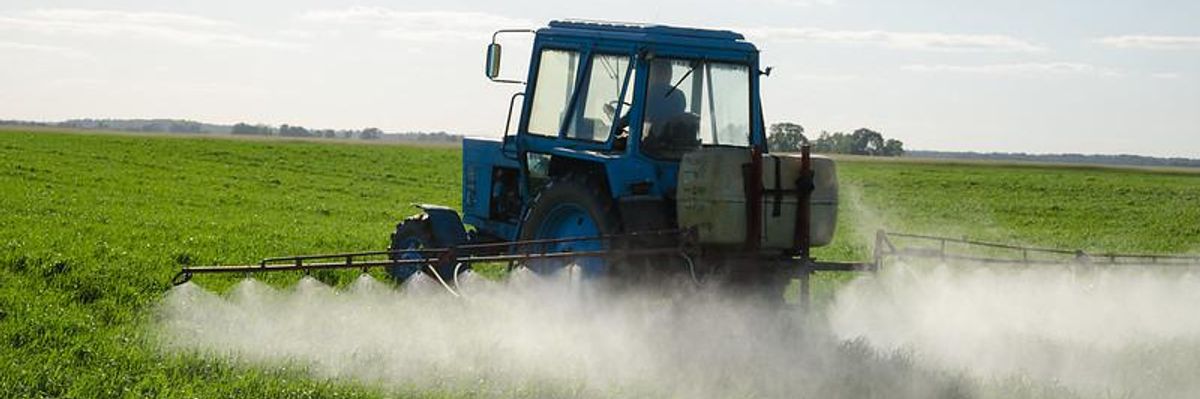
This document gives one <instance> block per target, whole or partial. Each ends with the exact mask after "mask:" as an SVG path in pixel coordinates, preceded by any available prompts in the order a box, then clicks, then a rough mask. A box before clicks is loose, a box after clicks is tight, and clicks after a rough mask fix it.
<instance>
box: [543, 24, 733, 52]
mask: <svg viewBox="0 0 1200 399" xmlns="http://www.w3.org/2000/svg"><path fill="white" fill-rule="evenodd" d="M538 34H539V35H549V36H567V37H575V38H582V39H597V40H602V39H609V40H625V41H631V42H642V43H658V44H671V45H682V46H696V47H710V48H723V49H729V50H741V51H756V50H757V49H755V47H754V45H753V44H750V42H747V41H746V40H745V39H746V38H745V36H742V34H740V33H737V32H734V31H730V30H722V29H699V28H686V27H677V26H668V25H658V24H641V23H628V22H610V21H586V20H555V21H550V24H549V26H548V27H546V28H542V29H539V30H538Z"/></svg>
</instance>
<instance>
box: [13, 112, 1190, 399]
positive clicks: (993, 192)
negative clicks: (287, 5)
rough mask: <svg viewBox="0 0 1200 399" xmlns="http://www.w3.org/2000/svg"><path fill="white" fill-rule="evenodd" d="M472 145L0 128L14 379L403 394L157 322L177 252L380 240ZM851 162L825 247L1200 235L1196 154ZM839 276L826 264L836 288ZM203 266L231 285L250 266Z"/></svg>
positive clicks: (826, 288) (244, 251) (140, 389)
mask: <svg viewBox="0 0 1200 399" xmlns="http://www.w3.org/2000/svg"><path fill="white" fill-rule="evenodd" d="M460 162H461V160H460V154H459V151H458V150H457V149H447V148H417V147H404V146H390V145H354V144H336V143H319V142H293V141H246V140H222V139H203V138H176V137H142V136H136V135H91V134H59V133H51V132H22V131H0V348H3V350H0V396H3V397H61V396H71V397H111V396H133V397H146V396H178V397H333V396H337V397H373V396H380V395H387V394H390V393H389V392H381V391H378V390H376V389H373V388H369V387H359V386H355V385H348V384H344V383H333V382H328V381H319V380H313V379H310V378H308V377H307V374H306V373H305V372H304V370H303V369H302V367H299V368H297V367H291V368H287V369H286V370H282V369H280V368H276V367H269V368H255V367H245V366H239V365H232V364H228V363H224V362H221V361H218V360H210V359H207V358H205V357H201V356H194V355H169V354H163V353H161V352H159V351H157V350H155V349H154V347H153V346H152V344H151V343H150V342H149V340H150V338H149V337H148V336H147V332H146V330H147V329H146V325H147V324H148V323H149V322H152V320H151V319H152V317H153V306H154V305H155V303H156V302H157V301H158V300H159V298H160V297H161V296H162V295H163V293H164V292H166V291H167V290H168V288H169V286H170V284H169V280H170V278H171V277H172V276H173V274H174V273H175V272H176V271H177V270H178V268H179V266H180V265H182V264H231V263H245V262H253V261H255V260H257V259H259V258H261V257H264V256H269V255H278V254H296V253H312V252H328V251H348V250H367V249H379V248H383V247H385V246H386V244H387V242H386V239H387V236H388V233H389V232H390V230H391V229H392V228H393V227H394V225H395V223H396V222H397V221H399V220H401V219H402V218H403V217H405V216H407V215H409V214H411V213H413V212H414V211H413V209H412V208H411V207H410V206H409V205H408V204H410V203H414V202H428V203H440V204H446V205H451V206H457V205H458V202H459V179H460ZM840 174H841V178H842V181H843V183H844V184H843V189H844V190H845V192H846V193H847V194H849V195H847V196H846V197H847V198H848V199H853V200H852V201H845V202H844V203H843V204H844V206H843V208H842V212H841V220H842V222H841V225H840V227H839V232H838V235H837V244H835V245H833V246H831V247H829V248H822V249H821V250H820V251H818V252H817V254H818V255H819V256H822V257H825V258H836V259H843V260H852V259H864V258H865V257H866V255H867V254H868V253H869V252H868V247H869V243H868V242H866V241H864V240H862V239H860V238H861V237H865V236H868V235H869V234H871V233H872V230H873V229H874V228H878V227H886V228H889V229H898V230H906V231H913V232H923V233H942V234H951V235H962V234H967V235H970V236H972V237H976V238H982V239H991V240H1000V241H1014V242H1022V243H1027V244H1036V245H1047V246H1064V247H1071V248H1083V249H1086V250H1112V251H1147V252H1181V251H1196V250H1198V249H1200V174H1189V173H1180V172H1155V171H1143V170H1123V169H1112V168H1078V167H1074V168H1067V167H1054V166H1013V165H991V164H938V163H919V162H877V161H862V160H845V161H842V162H841V163H840ZM868 209H869V210H870V212H867V213H862V212H860V211H862V210H868ZM355 274H356V273H355V272H350V271H348V272H327V273H320V274H318V277H319V278H321V279H322V280H324V281H326V282H329V283H333V284H338V283H345V282H348V281H349V280H350V278H352V277H354V276H355ZM844 278H845V277H836V276H823V280H822V283H821V287H823V288H821V289H822V290H823V291H822V292H823V293H824V295H825V296H826V297H828V293H829V292H830V291H831V290H832V289H834V288H835V287H836V286H837V284H838V282H839V281H842V280H843V279H844ZM198 279H200V282H201V283H202V284H203V285H204V286H205V287H208V288H212V289H216V290H222V289H224V288H225V287H226V286H228V285H229V284H231V283H232V282H233V281H235V279H236V278H233V277H209V278H204V277H198ZM266 280H267V281H268V282H273V283H275V284H279V285H286V284H287V283H288V282H291V281H294V280H295V276H294V275H282V276H272V277H267V278H266ZM401 393H402V394H412V395H416V396H438V397H441V396H454V395H461V394H462V393H456V392H448V393H447V392H430V391H423V390H420V389H416V388H414V389H413V390H411V391H403V392H401Z"/></svg>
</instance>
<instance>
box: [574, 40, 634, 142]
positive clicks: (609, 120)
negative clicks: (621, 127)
mask: <svg viewBox="0 0 1200 399" xmlns="http://www.w3.org/2000/svg"><path fill="white" fill-rule="evenodd" d="M629 65H630V58H629V56H623V55H610V54H595V55H593V56H592V65H591V69H590V71H589V72H588V74H587V75H588V82H587V85H585V86H584V88H583V92H582V93H579V94H580V96H579V101H578V102H577V103H576V105H575V106H576V108H575V112H573V113H572V117H571V123H570V124H568V125H567V137H568V138H573V139H580V140H589V141H599V142H603V141H608V136H609V135H610V134H611V132H612V128H613V125H614V124H615V123H616V122H617V121H618V120H619V119H620V117H619V116H618V115H616V113H617V112H618V108H621V110H620V111H619V112H622V113H624V112H628V109H629V105H628V104H624V105H622V104H621V96H622V94H621V90H623V89H625V86H626V85H625V80H626V79H627V78H628V77H629Z"/></svg>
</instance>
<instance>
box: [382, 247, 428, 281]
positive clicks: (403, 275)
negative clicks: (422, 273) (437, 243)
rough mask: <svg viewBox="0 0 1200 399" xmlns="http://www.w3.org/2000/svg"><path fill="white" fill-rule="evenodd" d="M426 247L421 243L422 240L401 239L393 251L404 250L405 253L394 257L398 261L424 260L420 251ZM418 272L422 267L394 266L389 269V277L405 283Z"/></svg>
mask: <svg viewBox="0 0 1200 399" xmlns="http://www.w3.org/2000/svg"><path fill="white" fill-rule="evenodd" d="M424 247H425V243H424V242H421V239H420V238H417V237H408V238H404V239H401V240H400V241H399V242H398V243H396V244H394V245H393V247H392V249H393V250H395V249H403V250H404V251H403V252H399V253H396V254H395V255H393V256H394V258H393V259H396V260H412V259H421V258H422V256H421V252H420V251H418V250H419V249H421V248H424ZM417 270H420V267H418V266H417V265H400V266H392V267H389V268H388V275H390V276H392V278H393V279H396V280H397V281H404V280H407V279H408V278H409V277H412V275H413V274H414V273H416V272H417Z"/></svg>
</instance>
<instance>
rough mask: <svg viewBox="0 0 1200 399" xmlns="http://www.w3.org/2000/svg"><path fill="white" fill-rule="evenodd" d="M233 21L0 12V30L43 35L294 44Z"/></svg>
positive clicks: (68, 11)
mask: <svg viewBox="0 0 1200 399" xmlns="http://www.w3.org/2000/svg"><path fill="white" fill-rule="evenodd" d="M236 29H237V26H235V25H234V24H233V23H231V22H228V21H222V20H215V19H209V18H205V17H200V16H195V15H187V14H175V13H162V12H130V11H111V10H88V9H39V10H32V11H27V12H24V13H20V14H16V15H12V16H4V15H0V31H3V30H19V31H26V32H34V33H40V34H47V35H61V34H66V35H81V36H104V37H109V36H127V37H137V38H145V39H153V40H162V41H167V42H171V43H174V44H182V45H196V46H225V47H274V48H293V47H298V45H297V44H296V43H294V42H285V41H279V40H274V39H268V38H261V37H256V36H251V35H247V34H242V33H237V32H234V30H236Z"/></svg>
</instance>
